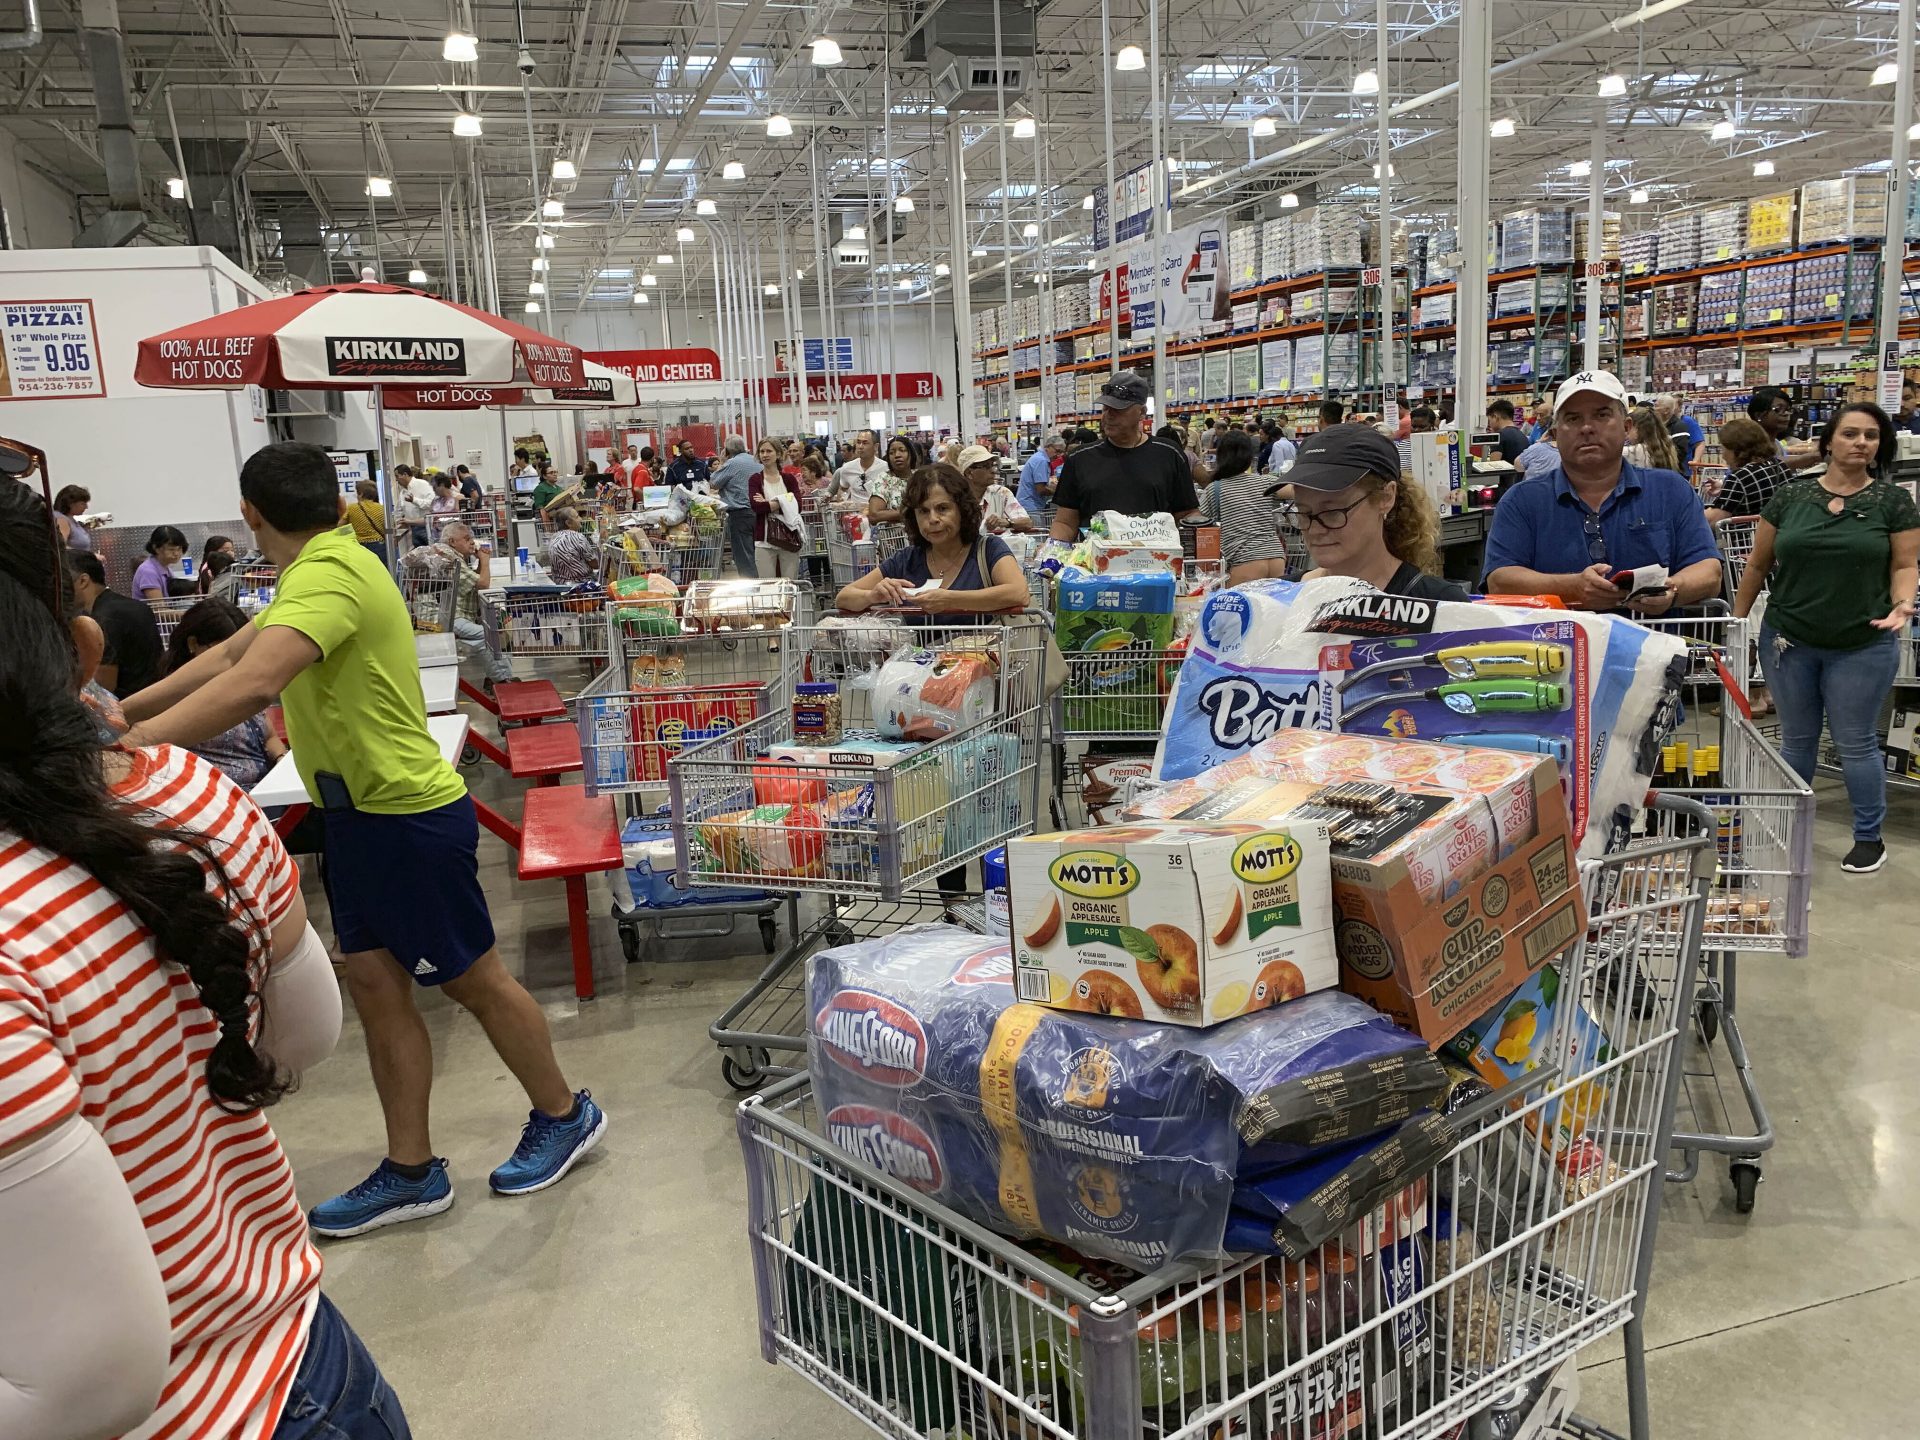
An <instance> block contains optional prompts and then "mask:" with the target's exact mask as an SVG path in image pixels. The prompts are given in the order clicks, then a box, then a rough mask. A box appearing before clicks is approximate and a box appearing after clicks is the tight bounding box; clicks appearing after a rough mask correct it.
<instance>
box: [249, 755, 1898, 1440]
mask: <svg viewBox="0 0 1920 1440" xmlns="http://www.w3.org/2000/svg"><path fill="white" fill-rule="evenodd" d="M487 788H488V789H489V790H491V789H493V788H496V787H495V786H493V785H489V786H488V787H487ZM1821 809H1822V818H1821V820H1820V822H1819V826H1818V837H1817V852H1818V855H1817V862H1816V863H1817V870H1816V879H1815V885H1814V897H1815V898H1814V912H1813V919H1812V928H1813V937H1814V940H1813V948H1812V954H1811V955H1810V956H1809V957H1808V958H1807V959H1805V960H1799V961H1782V960H1778V959H1755V960H1752V961H1750V962H1749V963H1748V965H1747V967H1746V969H1745V970H1744V971H1743V973H1742V976H1741V979H1742V987H1743V988H1742V995H1741V999H1742V1012H1743V1015H1744V1023H1745V1029H1746V1033H1747V1039H1748V1042H1749V1045H1750V1047H1751V1049H1752V1051H1753V1054H1754V1057H1755V1060H1756V1062H1757V1065H1758V1067H1759V1071H1760V1076H1761V1079H1762V1082H1763V1085H1764V1088H1765V1094H1766V1095H1767V1097H1768V1099H1769V1101H1770V1103H1771V1104H1772V1106H1773V1108H1774V1117H1775V1120H1776V1123H1777V1125H1778V1130H1779V1144H1778V1148H1777V1149H1776V1150H1775V1151H1774V1153H1773V1154H1772V1155H1771V1156H1770V1157H1768V1160H1767V1162H1766V1181H1765V1183H1764V1184H1763V1185H1762V1186H1761V1189H1760V1195H1759V1203H1758V1205H1757V1206H1756V1208H1755V1210H1754V1212H1753V1213H1752V1214H1751V1215H1749V1216H1741V1215H1737V1214H1735V1213H1734V1211H1733V1208H1732V1204H1731V1190H1730V1188H1729V1186H1728V1183H1727V1177H1726V1166H1725V1162H1724V1161H1723V1160H1720V1159H1718V1158H1716V1157H1713V1156H1706V1157H1703V1160H1702V1167H1701V1172H1700V1175H1699V1176H1698V1178H1696V1179H1695V1180H1694V1181H1693V1182H1691V1183H1689V1184H1686V1185H1669V1186H1668V1187H1666V1192H1665V1199H1664V1216H1663V1221H1662V1229H1661V1231H1660V1241H1659V1249H1658V1263H1657V1268H1656V1273H1655V1279H1654V1290H1653V1295H1652V1300H1651V1303H1650V1305H1649V1308H1648V1312H1647V1313H1648V1334H1649V1343H1650V1345H1651V1347H1652V1352H1651V1356H1650V1362H1649V1372H1650V1384H1651V1392H1652V1404H1653V1416H1654V1422H1655V1433H1656V1434H1657V1435H1659V1436H1660V1437H1662V1440H1694V1437H1700V1440H1706V1437H1714V1440H1719V1437H1725V1436H1734V1435H1737V1436H1742V1437H1747V1440H1771V1437H1788V1436H1791V1437H1795V1440H1800V1437H1806V1436H1815V1435H1818V1436H1826V1435H1832V1436H1840V1435H1845V1436H1849V1437H1861V1440H1867V1437H1881V1436H1895V1435H1911V1434H1913V1433H1915V1429H1914V1427H1915V1422H1914V1419H1913V1410H1912V1402H1911V1386H1910V1385H1908V1384H1905V1383H1901V1382H1897V1381H1894V1380H1893V1379H1892V1378H1891V1377H1892V1374H1893V1373H1894V1372H1893V1369H1892V1367H1893V1366H1894V1365H1896V1364H1897V1363H1898V1362H1897V1360H1896V1358H1895V1357H1897V1355H1898V1353H1899V1352H1900V1351H1902V1350H1905V1349H1907V1348H1908V1347H1910V1346H1911V1345H1912V1344H1913V1343H1914V1341H1915V1340H1916V1338H1920V1283H1916V1282H1920V1223H1917V1222H1920V1140H1916V1136H1920V1113H1917V1112H1920V1099H1917V1098H1916V1091H1915V1088H1914V1085H1913V1081H1912V1068H1913V1055H1914V1053H1915V1051H1914V1042H1913V1035H1914V1033H1915V1031H1914V1029H1913V1028H1912V1027H1914V1026H1915V1025H1916V1023H1917V1022H1920V960H1917V959H1916V956H1915V953H1914V947H1913V943H1912V934H1913V930H1912V926H1911V923H1910V920H1911V916H1912V914H1913V909H1912V900H1911V898H1910V897H1912V896H1913V894H1914V893H1915V886H1916V884H1920V797H1916V796H1913V795H1899V796H1896V797H1895V801H1894V817H1893V820H1892V821H1891V823H1890V825H1889V829H1888V835H1887V838H1888V841H1889V844H1890V846H1891V853H1892V859H1891V860H1890V862H1889V864H1888V866H1887V868H1886V869H1885V870H1884V871H1882V872H1881V873H1880V874H1879V875H1877V876H1871V877H1854V876H1846V875H1843V874H1841V872H1840V870H1839V868H1838V862H1839V857H1840V856H1841V855H1842V854H1843V853H1844V852H1845V850H1846V848H1847V844H1848V836H1847V833H1846V828H1845V824H1844V820H1843V818H1842V817H1844V815H1845V812H1846V807H1845V799H1844V796H1843V795H1841V794H1840V793H1839V791H1838V790H1837V788H1835V787H1832V786H1826V785H1823V786H1822V787H1821ZM482 856H483V862H484V865H485V874H484V879H485V880H486V883H487V886H488V890H489V894H490V895H491V896H492V897H493V908H494V920H495V924H496V926H497V928H498V930H499V932H500V935H501V940H502V946H503V953H504V954H505V957H506V960H507V963H508V964H509V966H510V967H512V968H514V969H515V970H517V971H519V972H521V973H523V974H525V975H526V976H527V978H528V981H529V983H530V985H531V986H532V987H533V988H534V992H535V994H536V995H538V996H539V997H540V998H541V1000H542V1001H543V1003H544V1004H545V1007H546V1010H547V1013H548V1016H549V1018H550V1020H551V1023H552V1025H553V1030H554V1036H555V1039H556V1042H557V1045H558V1049H559V1054H560V1059H561V1063H562V1065H563V1066H564V1067H565V1069H566V1071H567V1074H568V1076H569V1078H570V1079H571V1081H572V1083H573V1084H574V1085H576V1086H587V1087H590V1088H591V1089H592V1090H593V1092H594V1095H595V1097H596V1098H597V1099H598V1100H599V1101H600V1103H601V1104H602V1105H604V1106H605V1107H606V1109H607V1111H608V1113H609V1115H610V1116H611V1117H612V1122H613V1123H612V1128H611V1129H610V1131H609V1133H608V1136H607V1138H606V1140H605V1142H604V1143H603V1144H602V1145H601V1147H600V1149H599V1151H598V1152H597V1153H596V1154H595V1155H594V1156H593V1157H592V1158H591V1160H590V1161H588V1162H587V1163H586V1164H585V1165H583V1166H582V1167H581V1168H580V1169H579V1170H577V1171H576V1172H575V1173H574V1174H573V1176H571V1177H569V1178H568V1180H567V1181H565V1182H564V1183H563V1184H562V1185H561V1186H559V1187H557V1188H556V1189H554V1190H551V1191H548V1192H546V1193H544V1194H540V1195H535V1196H532V1197H528V1198H525V1199H518V1200H503V1199H498V1198H495V1197H493V1196H492V1195H490V1194H489V1193H488V1191H487V1188H486V1172H487V1171H488V1170H489V1169H490V1168H492V1166H494V1165H495V1164H497V1163H499V1161H500V1160H501V1159H503V1158H504V1157H505V1156H506V1155H507V1154H508V1153H509V1152H510V1151H511V1150H512V1148H513V1144H514V1141H515V1139H516V1137H517V1134H518V1130H519V1126H520V1124H521V1123H522V1121H523V1120H524V1118H525V1114H524V1108H525V1100H524V1098H523V1097H522V1095H521V1093H520V1091H519V1089H518V1087H517V1086H516V1085H515V1083H514V1082H513V1080H512V1078H511V1077H510V1076H509V1075H508V1074H507V1072H506V1070H505V1067H504V1066H502V1065H501V1064H500V1062H499V1061H498V1060H497V1059H496V1058H495V1056H494V1055H493V1052H492V1051H491V1050H490V1049H489V1048H488V1046H487V1044H486V1041H485V1039H484V1038H483V1037H482V1035H481V1034H480V1031H479V1029H478V1027H477V1026H475V1025H474V1024H473V1023H472V1022H471V1021H469V1020H467V1019H466V1018H465V1017H464V1016H463V1015H461V1014H459V1013H458V1012H457V1011H456V1010H455V1008H454V1007H453V1006H451V1005H449V1004H446V1003H441V1002H430V1003H429V1004H428V1005H427V1006H426V1013H427V1017H428V1024H429V1026H430V1028H431V1030H432V1032H433V1035H434V1043H435V1049H436V1054H437V1057H438V1065H439V1075H438V1087H437V1091H436V1094H435V1105H434V1120H435V1143H436V1147H437V1148H438V1150H439V1151H440V1153H442V1154H444V1155H446V1156H447V1157H448V1158H449V1159H450V1160H451V1162H452V1170H453V1175H454V1180H455V1185H456V1187H457V1190H458V1194H459V1202H458V1203H457V1204H456V1205H455V1207H454V1209H453V1210H452V1211H450V1212H449V1213H448V1214H446V1215H444V1216H440V1217H437V1218H435V1219H433V1220H430V1221H426V1222H424V1223H420V1224H415V1225H408V1226H403V1227H399V1228H397V1229H394V1230H389V1231H384V1232H380V1233H377V1234H375V1235H372V1236H369V1237H366V1238H362V1239H358V1240H348V1241H342V1242H333V1243H328V1244H326V1246H325V1252H324V1253H325V1256H326V1262H327V1271H326V1286H327V1289H328V1292H329V1293H330V1294H331V1295H332V1297H333V1298H334V1299H335V1300H336V1301H337V1302H338V1303H339V1305H340V1307H341V1309H342V1310H343V1311H344V1312H345V1314H346V1315H347V1316H348V1318H349V1319H350V1320H351V1321H352V1322H353V1324H354V1325H355V1326H356V1327H357V1328H358V1329H359V1331H360V1333H361V1334H362V1335H363V1336H364V1337H365V1338H366V1341H367V1343H368V1345H369V1346H370V1347H371V1349H372V1350H373V1352H374V1354H375V1356H376V1357H377V1358H378V1359H379V1362H380V1364H381V1365H382V1367H383V1368H384V1369H385V1371H386V1373H387V1375H388V1377H389V1379H390V1380H391V1381H392V1382H393V1384H394V1386H395V1388H396V1389H397V1390H398V1391H399V1393H400V1395H401V1397H402V1399H403V1400H404V1402H405V1404H406V1408H407V1413H408V1418H409V1420H410V1421H411V1423H412V1426H413V1430H414V1434H415V1435H416V1436H418V1437H420V1440H456V1437H457V1440H468V1437H473V1436H478V1435H535V1434H544V1435H554V1436H564V1437H568V1440H599V1437H606V1440H615V1437H619V1440H627V1437H634V1436H667V1437H674V1440H709V1437H710V1440H839V1437H855V1436H860V1435H867V1434H871V1433H872V1432H871V1431H869V1430H867V1429H866V1428H865V1426H863V1425H862V1424H861V1423H860V1422H858V1421H855V1420H854V1419H852V1418H851V1417H850V1416H849V1415H848V1414H847V1413H846V1412H845V1411H843V1410H841V1409H840V1408H838V1407H837V1406H836V1405H834V1404H833V1403H832V1402H830V1401H828V1400H827V1399H825V1398H824V1397H823V1396H822V1395H821V1394H820V1393H819V1392H818V1391H816V1390H815V1389H814V1388H813V1387H812V1386H810V1385H809V1384H807V1383H806V1382H805V1381H803V1380H801V1379H800V1378H798V1377H797V1376H795V1375H794V1374H792V1373H791V1372H787V1371H783V1370H777V1369H775V1368H773V1367H771V1366H768V1365H766V1364H764V1363H763V1362H762V1361H761V1359H760V1356H759V1350H758V1345H757V1341H756V1336H755V1331H754V1305H753V1282H752V1276H751V1273H750V1269H749V1263H748V1253H747V1248H746V1243H745V1239H744V1227H745V1215H744V1205H743V1198H742V1184H741V1161H740V1152H739V1147H738V1142H737V1140H736V1136H735V1130H734V1124H733V1109H734V1104H735V1099H736V1097H735V1095H734V1094H733V1092H731V1091H730V1090H729V1089H728V1087H727V1086H726V1084H725V1083H724V1082H723V1080H722V1079H721V1076H720V1070H719V1065H718V1063H717V1053H716V1051H715V1049H714V1047H713V1045H712V1043H711V1042H710V1041H709V1039H708V1038H707V1026H708V1024H709V1023H710V1022H711V1021H712V1020H713V1019H714V1018H715V1017H716V1016H717V1015H718V1014H719V1013H720V1012H721V1011H722V1010H723V1009H724V1008H725V1007H726V1006H727V1005H729V1004H730V1003H731V1002H732V1001H733V1000H734V999H735V998H737V996H738V994H739V993H740V991H741V990H742V989H744V987H745V986H746V984H747V983H748V981H749V980H751V978H752V977H753V976H754V975H755V974H756V973H757V972H758V970H759V968H760V965H761V963H762V962H761V957H760V952H759V941H758V935H757V933H756V932H754V931H753V930H752V928H751V927H750V926H747V925H743V926H742V928H741V931H740V934H739V936H738V937H737V938H735V939H733V940H731V941H707V942H699V943H693V942H684V943H681V944H678V945H675V946H671V947H668V952H667V954H668V958H667V960H666V961H665V962H664V963H647V964H644V965H640V966H635V967H632V968H629V967H627V966H625V965H624V964H623V963H622V961H621V957H620V953H619V948H618V945H617V943H616V937H615V932H614V928H613V926H612V925H611V923H610V922H607V921H605V920H601V921H599V922H597V923H596V925H595V930H596V932H597V934H596V952H597V953H596V969H597V972H598V974H599V975H600V977H601V981H602V985H603V992H602V998H601V999H599V1000H598V1001H595V1002H593V1003H591V1004H588V1005H584V1006H582V1005H579V1004H577V1003H576V1002H575V1001H574V999H573V996H572V991H571V987H570V985H569V983H568V980H567V968H566V967H567V962H566V953H567V952H566V930H565V914H564V910H563V907H562V904H561V901H560V887H559V885H558V884H549V885H524V886H523V885H520V884H518V883H517V882H516V881H514V880H513V879H512V878H511V876H510V874H509V872H508V870H507V868H506V864H505V859H504V851H503V850H502V849H501V847H499V846H498V845H497V844H495V843H494V842H493V841H491V840H490V839H488V838H487V837H484V836H483V837H482ZM309 893H310V898H311V899H312V900H313V901H314V902H315V904H316V909H323V908H324V905H323V902H321V901H320V900H319V897H318V894H317V887H312V888H310V892H309ZM596 893H598V892H596ZM1903 902H1904V903H1903ZM597 903H601V904H603V902H597ZM600 913H601V914H602V915H604V913H605V912H604V908H602V909H601V911H600ZM1722 1060H1723V1066H1724V1056H1723V1057H1722ZM274 1120H275V1125H276V1127H277V1128H278V1130H279V1132H280V1134H281V1136H282V1138H283V1139H284V1141H285V1143H286V1147H287V1151H288V1153H289V1155H290V1156H291V1157H292V1160H293V1164H294V1168H295V1172H296V1174H297V1176H298V1178H299V1186H300V1194H301V1198H302V1200H303V1201H304V1202H306V1203H312V1202H314V1201H317V1200H320V1199H322V1198H324V1197H326V1196H327V1195H330V1194H332V1193H334V1192H335V1191H337V1190H339V1189H341V1188H343V1187H344V1186H346V1185H349V1184H352V1183H354V1182H355V1181H357V1180H359V1179H360V1178H361V1177H362V1176H363V1175H364V1174H365V1173H366V1171H367V1170H368V1169H369V1168H370V1166H371V1165H372V1164H373V1163H374V1161H375V1160H376V1159H377V1158H378V1156H379V1153H380V1138H379V1137H380V1120H379V1111H378V1108H377V1106H376V1103H375V1100H374V1094H373V1087H372V1084H371V1082H370V1080H369V1079H368V1075H367V1070H366V1065H365V1059H364V1054H363V1050H362V1044H361V1035H360V1032H359V1030H358V1028H357V1026H356V1024H355V1022H354V1020H353V1018H352V1015H351V1013H349V1016H348V1020H347V1027H346V1033H345V1034H344V1035H343V1037H342V1039H341V1043H340V1047H339V1051H338V1053H337V1054H336V1055H335V1056H334V1058H333V1059H332V1060H330V1061H328V1062H327V1063H326V1064H324V1065H323V1066H321V1067H320V1068H318V1069H317V1070H315V1071H314V1072H313V1073H312V1074H311V1075H310V1076H309V1078H308V1080H307V1082H306V1084H305V1085H304V1086H303V1087H302V1089H301V1090H300V1091H299V1093H297V1094H296V1095H294V1096H292V1097H290V1098H289V1099H288V1100H287V1101H285V1102H284V1103H283V1104H282V1105H281V1106H280V1107H279V1108H278V1109H277V1110H276V1111H275V1112H274ZM1683 1122H1684V1117H1683ZM1709 1123H1711V1117H1709ZM1617 1357H1618V1344H1617V1341H1615V1342H1612V1343H1609V1344H1606V1345H1603V1346H1599V1347H1595V1349H1594V1350H1593V1351H1591V1352H1590V1353H1589V1354H1588V1356H1587V1357H1585V1361H1584V1373H1583V1376H1582V1382H1583V1392H1584V1398H1583V1404H1582V1410H1583V1412H1584V1413H1585V1414H1586V1415H1588V1416H1589V1417H1590V1418H1593V1419H1595V1420H1598V1421H1600V1422H1601V1423H1603V1424H1606V1425H1608V1426H1610V1427H1612V1428H1615V1429H1618V1430H1620V1431H1622V1432H1624V1431H1625V1429H1626V1408H1625V1400H1624V1390H1623V1382H1622V1379H1621V1375H1622V1366H1621V1363H1620V1361H1619V1360H1618V1358H1617Z"/></svg>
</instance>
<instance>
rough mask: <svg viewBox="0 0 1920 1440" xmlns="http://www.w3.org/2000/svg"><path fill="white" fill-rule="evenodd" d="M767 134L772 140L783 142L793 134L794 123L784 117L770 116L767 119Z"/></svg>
mask: <svg viewBox="0 0 1920 1440" xmlns="http://www.w3.org/2000/svg"><path fill="white" fill-rule="evenodd" d="M767 134H768V136H769V137H770V138H772V139H775V140H783V139H785V138H786V137H787V136H789V135H791V134H793V122H792V121H791V120H789V119H787V117H786V116H784V115H769V116H768V117H767Z"/></svg>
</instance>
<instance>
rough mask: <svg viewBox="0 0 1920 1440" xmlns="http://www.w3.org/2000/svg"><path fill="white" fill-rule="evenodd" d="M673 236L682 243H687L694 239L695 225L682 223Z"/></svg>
mask: <svg viewBox="0 0 1920 1440" xmlns="http://www.w3.org/2000/svg"><path fill="white" fill-rule="evenodd" d="M673 238H674V239H676V240H678V241H679V242H680V243H681V244H682V245H685V244H686V243H687V242H688V241H689V240H691V239H693V227H692V226H691V225H682V226H681V227H680V228H679V229H678V230H676V231H674V232H673Z"/></svg>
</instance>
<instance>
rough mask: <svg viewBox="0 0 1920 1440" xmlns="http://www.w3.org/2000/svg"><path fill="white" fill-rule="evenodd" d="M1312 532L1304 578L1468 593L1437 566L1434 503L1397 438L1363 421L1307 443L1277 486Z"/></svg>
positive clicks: (1402, 590) (1440, 595)
mask: <svg viewBox="0 0 1920 1440" xmlns="http://www.w3.org/2000/svg"><path fill="white" fill-rule="evenodd" d="M1267 493H1268V494H1269V495H1273V494H1281V495H1282V496H1283V497H1284V498H1285V499H1286V500H1287V501H1288V502H1289V504H1288V506H1287V510H1288V512H1290V514H1291V518H1292V520H1293V522H1294V524H1296V525H1297V526H1298V527H1299V528H1300V532H1301V534H1302V535H1304V536H1305V537H1306V542H1307V551H1308V553H1309V554H1310V555H1311V556H1312V557H1313V563H1314V567H1315V568H1314V569H1313V570H1311V571H1309V572H1308V574H1307V576H1306V577H1305V578H1307V579H1309V580H1311V579H1315V578H1317V577H1319V576H1321V575H1350V576H1352V577H1353V578H1354V579H1356V580H1364V581H1366V582H1367V584H1369V585H1371V586H1373V587H1374V589H1376V590H1382V591H1385V592H1386V593H1387V594H1389V595H1410V596H1413V597H1414V598H1416V599H1420V600H1465V599H1468V598H1470V597H1469V596H1468V593H1467V590H1466V587H1465V586H1462V585H1456V584H1454V583H1453V582H1452V581H1451V580H1442V579H1441V578H1440V577H1439V576H1438V575H1437V574H1435V573H1434V572H1435V571H1437V570H1438V569H1439V568H1440V567H1439V554H1438V552H1437V551H1436V549H1435V548H1434V540H1435V537H1436V536H1437V535H1438V534H1439V531H1440V523H1439V520H1438V519H1437V518H1436V517H1435V515H1434V513H1433V503H1432V502H1431V501H1430V500H1428V499H1427V495H1426V492H1425V491H1423V490H1422V489H1421V488H1420V487H1419V486H1418V485H1417V484H1415V483H1414V482H1413V480H1412V479H1410V478H1402V476H1401V473H1400V451H1399V448H1398V447H1397V446H1395V445H1394V443H1393V442H1392V441H1391V440H1389V439H1387V437H1386V436H1384V435H1382V434H1380V433H1379V432H1378V431H1376V430H1373V429H1371V428H1369V427H1367V426H1364V425H1335V426H1332V427H1331V428H1329V429H1326V430H1322V431H1320V432H1319V433H1318V434H1316V435H1310V436H1308V437H1307V438H1306V439H1305V440H1303V441H1301V442H1300V450H1299V453H1298V454H1297V455H1296V456H1295V457H1294V461H1293V465H1292V467H1291V468H1290V469H1288V470H1287V471H1286V472H1285V474H1284V475H1282V476H1281V477H1280V480H1279V483H1278V484H1276V485H1274V486H1272V487H1271V488H1270V489H1269V490H1268V491H1267Z"/></svg>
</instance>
